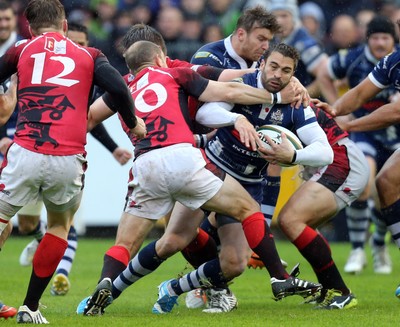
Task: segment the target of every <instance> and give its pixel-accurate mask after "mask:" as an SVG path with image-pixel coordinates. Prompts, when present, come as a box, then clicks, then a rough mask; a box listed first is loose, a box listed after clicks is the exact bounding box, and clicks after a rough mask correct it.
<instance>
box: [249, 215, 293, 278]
mask: <svg viewBox="0 0 400 327" xmlns="http://www.w3.org/2000/svg"><path fill="white" fill-rule="evenodd" d="M242 226H243V231H244V234H245V236H246V239H247V242H248V243H249V246H250V248H251V249H252V250H253V251H254V252H255V253H256V254H257V255H258V256H259V257H260V259H261V260H262V262H263V263H264V266H265V268H266V269H267V270H268V273H269V274H270V276H271V277H275V278H278V279H286V278H288V277H289V274H288V273H287V272H286V271H285V269H284V268H283V266H282V262H281V259H280V257H279V255H278V251H277V250H276V245H275V241H274V235H272V233H271V230H270V228H269V226H268V224H267V222H266V221H265V219H264V215H263V214H262V213H261V212H256V213H254V214H252V215H251V216H249V217H247V218H246V219H245V220H244V221H243V222H242Z"/></svg>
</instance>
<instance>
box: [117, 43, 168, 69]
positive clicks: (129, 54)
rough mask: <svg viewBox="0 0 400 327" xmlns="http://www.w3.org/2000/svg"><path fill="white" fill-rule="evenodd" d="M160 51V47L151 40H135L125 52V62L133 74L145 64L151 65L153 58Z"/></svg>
mask: <svg viewBox="0 0 400 327" xmlns="http://www.w3.org/2000/svg"><path fill="white" fill-rule="evenodd" d="M161 53H162V50H161V48H160V47H159V46H158V45H157V44H155V43H154V42H151V41H137V42H135V43H134V44H133V45H132V46H130V47H129V48H128V50H126V52H125V62H126V64H127V65H128V67H129V69H130V70H131V72H132V73H133V74H135V73H136V72H137V71H139V70H140V69H141V67H143V66H144V65H146V64H150V65H152V64H153V63H154V58H155V57H156V56H157V55H160V54H161Z"/></svg>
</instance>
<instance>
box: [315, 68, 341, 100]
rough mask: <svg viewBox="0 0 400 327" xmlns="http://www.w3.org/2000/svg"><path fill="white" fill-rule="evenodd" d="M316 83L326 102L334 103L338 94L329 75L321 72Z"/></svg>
mask: <svg viewBox="0 0 400 327" xmlns="http://www.w3.org/2000/svg"><path fill="white" fill-rule="evenodd" d="M317 81H318V83H319V89H320V91H321V93H322V95H323V96H324V98H325V99H326V101H327V102H328V103H330V104H332V103H335V101H336V100H337V98H338V94H337V90H336V87H335V85H334V83H333V80H332V79H331V78H330V77H329V74H328V73H327V72H325V71H324V70H323V71H322V72H321V73H320V74H318V75H317Z"/></svg>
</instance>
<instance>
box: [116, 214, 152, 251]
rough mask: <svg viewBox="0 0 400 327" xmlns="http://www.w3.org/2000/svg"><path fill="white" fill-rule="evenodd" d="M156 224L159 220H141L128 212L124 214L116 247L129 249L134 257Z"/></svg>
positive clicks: (120, 222)
mask: <svg viewBox="0 0 400 327" xmlns="http://www.w3.org/2000/svg"><path fill="white" fill-rule="evenodd" d="M156 222H157V220H153V219H147V218H139V217H137V216H134V215H132V214H129V213H127V212H124V213H122V216H121V219H120V221H119V224H118V230H117V236H116V240H115V245H118V246H123V247H125V248H127V249H128V250H129V252H130V254H131V255H132V254H133V253H134V252H137V251H138V250H139V248H140V247H141V245H142V244H143V241H144V240H145V239H146V237H147V235H148V234H149V232H150V231H151V229H152V228H153V226H154V224H155V223H156Z"/></svg>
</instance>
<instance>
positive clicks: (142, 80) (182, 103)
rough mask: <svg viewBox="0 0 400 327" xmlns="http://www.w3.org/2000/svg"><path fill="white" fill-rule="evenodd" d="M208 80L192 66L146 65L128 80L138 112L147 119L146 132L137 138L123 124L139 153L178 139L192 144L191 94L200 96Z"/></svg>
mask: <svg viewBox="0 0 400 327" xmlns="http://www.w3.org/2000/svg"><path fill="white" fill-rule="evenodd" d="M207 85H208V80H207V79H205V78H203V77H202V76H200V75H199V74H197V73H196V72H195V71H193V70H192V69H190V68H158V67H149V68H146V69H143V70H142V71H141V72H139V74H138V75H137V76H135V79H134V80H133V81H132V82H131V83H130V84H129V89H130V91H131V94H132V97H133V99H134V101H135V113H136V115H137V116H138V117H140V118H142V119H144V121H145V123H146V126H147V136H146V137H145V138H144V139H141V140H136V139H135V138H134V136H133V135H131V134H130V133H129V130H128V129H127V128H126V126H124V124H123V127H124V130H125V131H126V132H127V133H128V136H129V137H130V139H131V141H132V143H133V144H134V145H135V155H136V156H138V155H140V154H142V153H144V152H147V151H149V150H152V149H156V148H160V147H165V146H169V145H173V144H178V143H191V144H193V142H194V139H193V133H192V131H191V128H190V125H191V120H190V117H189V111H188V96H189V95H192V96H194V97H198V96H200V95H201V94H202V93H203V91H204V90H205V88H206V87H207Z"/></svg>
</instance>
